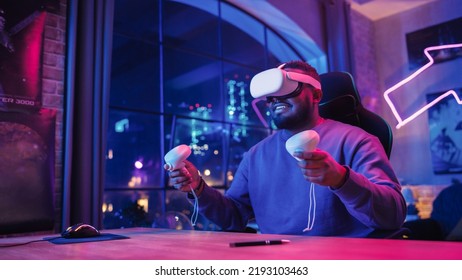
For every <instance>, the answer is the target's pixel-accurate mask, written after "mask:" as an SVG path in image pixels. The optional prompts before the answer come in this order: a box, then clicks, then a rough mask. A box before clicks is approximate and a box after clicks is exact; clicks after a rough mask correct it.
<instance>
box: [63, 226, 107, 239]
mask: <svg viewBox="0 0 462 280" xmlns="http://www.w3.org/2000/svg"><path fill="white" fill-rule="evenodd" d="M98 235H100V232H99V230H97V229H96V228H95V227H94V226H92V225H89V224H85V223H78V224H75V225H73V226H70V227H68V228H67V229H66V230H65V231H63V232H62V233H61V236H62V237H64V238H84V237H94V236H98Z"/></svg>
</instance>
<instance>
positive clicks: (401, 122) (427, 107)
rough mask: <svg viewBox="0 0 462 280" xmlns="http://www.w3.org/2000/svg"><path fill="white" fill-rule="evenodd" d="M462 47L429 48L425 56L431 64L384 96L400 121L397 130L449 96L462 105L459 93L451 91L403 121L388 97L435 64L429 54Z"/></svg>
mask: <svg viewBox="0 0 462 280" xmlns="http://www.w3.org/2000/svg"><path fill="white" fill-rule="evenodd" d="M460 47H462V43H461V44H450V45H441V46H433V47H428V48H426V49H425V50H424V54H425V56H426V57H427V58H428V60H429V62H428V63H427V64H425V65H424V66H422V67H421V68H419V69H418V70H417V71H415V72H414V73H412V74H411V75H410V76H409V77H407V78H405V79H404V80H402V81H401V82H399V83H397V84H396V85H394V86H392V87H391V88H389V89H387V90H386V91H385V92H384V94H383V97H384V98H385V100H386V101H387V103H388V106H389V107H390V109H391V111H392V112H393V115H394V116H395V118H396V120H397V121H398V124H397V125H396V128H400V127H402V126H404V125H405V124H407V123H409V122H410V121H412V120H413V119H415V118H417V117H418V116H419V115H420V114H422V113H424V112H425V111H427V110H428V109H430V107H432V106H434V105H435V104H436V103H438V102H440V101H441V100H442V99H444V98H445V97H447V96H449V95H452V96H453V97H454V99H455V100H456V102H457V103H459V104H461V105H462V101H461V100H460V98H459V96H458V95H457V93H456V92H455V91H454V90H449V91H447V92H445V93H443V94H441V95H440V96H438V98H436V99H435V100H433V101H432V102H430V103H428V104H426V105H425V106H423V107H422V108H420V109H419V110H417V111H416V112H415V113H414V114H412V115H411V116H410V117H408V118H406V119H404V120H403V119H402V118H401V116H400V115H399V113H398V111H397V110H396V107H395V105H394V104H393V102H392V101H391V100H390V98H389V97H388V95H390V93H392V92H393V91H395V90H396V89H398V88H400V87H401V86H403V85H405V84H406V83H408V82H410V81H411V80H412V79H414V78H415V77H417V76H418V75H420V74H421V73H422V72H423V71H425V70H426V69H428V68H429V67H430V66H431V65H433V64H434V59H433V57H432V56H431V55H430V53H429V52H431V51H436V50H442V49H453V48H460Z"/></svg>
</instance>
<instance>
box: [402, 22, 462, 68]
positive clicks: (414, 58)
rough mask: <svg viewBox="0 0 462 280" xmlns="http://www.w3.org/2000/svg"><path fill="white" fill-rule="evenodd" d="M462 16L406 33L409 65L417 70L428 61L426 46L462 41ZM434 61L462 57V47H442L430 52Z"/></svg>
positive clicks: (438, 61)
mask: <svg viewBox="0 0 462 280" xmlns="http://www.w3.org/2000/svg"><path fill="white" fill-rule="evenodd" d="M461 26H462V18H457V19H453V20H450V21H447V22H444V23H441V24H437V25H433V26H430V27H427V28H424V29H420V30H417V31H414V32H411V33H407V34H406V44H407V53H408V58H409V67H410V69H411V70H415V69H417V68H419V67H422V66H424V65H425V64H426V63H428V58H427V57H426V56H425V55H424V50H425V48H428V47H433V46H442V45H449V44H458V43H462V28H460V27H461ZM430 54H431V55H432V57H433V59H434V63H441V62H444V61H448V60H452V59H456V58H458V57H462V48H452V49H442V50H439V51H434V52H431V53H430Z"/></svg>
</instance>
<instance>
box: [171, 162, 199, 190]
mask: <svg viewBox="0 0 462 280" xmlns="http://www.w3.org/2000/svg"><path fill="white" fill-rule="evenodd" d="M184 163H185V166H184V167H183V168H180V169H176V170H173V171H170V172H169V173H168V176H169V180H168V184H169V186H172V187H174V188H175V189H177V190H180V191H183V192H190V191H191V188H192V189H193V190H195V189H197V188H198V187H199V185H200V182H201V176H200V175H199V172H198V171H197V168H196V167H195V166H194V165H193V164H192V163H191V162H189V161H187V160H185V161H184ZM167 168H168V166H166V165H164V169H166V170H167Z"/></svg>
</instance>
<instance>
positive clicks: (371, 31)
mask: <svg viewBox="0 0 462 280" xmlns="http://www.w3.org/2000/svg"><path fill="white" fill-rule="evenodd" d="M459 17H462V10H461V9H460V2H459V1H455V0H434V1H371V2H368V3H365V4H363V5H360V4H354V3H353V5H352V20H353V23H352V28H353V36H354V40H353V41H354V42H355V52H354V55H355V61H356V67H355V69H356V70H357V72H356V76H357V81H358V88H359V90H360V92H361V93H362V94H364V95H365V96H366V99H367V100H368V101H370V102H371V103H370V104H369V106H371V107H373V108H375V110H376V112H378V113H379V114H380V115H382V116H383V117H384V118H385V119H386V120H387V121H388V122H389V123H390V124H391V125H392V127H393V133H394V147H393V151H392V155H391V161H392V164H393V166H394V168H395V170H396V173H397V174H398V177H399V178H400V179H401V180H402V183H404V184H412V185H419V184H422V185H448V184H450V183H451V179H452V178H458V179H459V180H460V179H461V178H462V174H450V175H436V174H434V172H433V167H432V158H431V154H430V137H429V123H428V114H427V112H425V113H423V114H421V115H420V116H418V117H417V118H416V119H415V120H414V121H411V122H409V123H408V124H406V125H404V126H402V127H401V128H399V129H397V128H396V127H395V126H396V124H397V120H396V118H395V117H394V116H393V114H392V111H391V110H390V107H389V106H388V104H387V103H386V102H385V100H384V99H383V96H382V94H383V92H385V90H387V89H388V88H389V87H391V86H393V85H394V84H396V83H398V82H399V81H401V80H402V79H404V78H406V77H407V76H409V75H410V74H412V73H413V72H414V71H415V70H416V69H412V70H411V69H410V68H409V62H408V55H407V46H406V39H405V35H406V34H407V33H409V32H413V31H416V30H420V29H423V28H426V27H429V26H433V25H436V24H440V23H444V22H446V21H448V20H451V19H455V18H459ZM356 42H357V44H356ZM364 61H367V63H363V62H364ZM460 65H461V59H460V58H459V59H457V60H455V61H453V62H450V63H442V64H440V65H438V66H435V67H434V68H433V69H432V70H431V71H427V72H423V73H422V76H420V77H419V80H418V81H417V82H414V83H413V84H412V85H411V87H407V88H402V89H401V92H399V93H398V94H399V95H398V96H399V98H397V99H396V100H397V101H399V103H400V104H407V106H410V107H412V106H414V107H416V106H417V105H418V106H420V105H421V104H424V103H425V102H426V100H425V98H426V94H427V93H431V92H437V91H439V90H446V89H447V88H448V87H462V80H460V75H459V76H458V77H459V79H457V78H456V79H454V78H449V79H448V78H447V77H448V76H447V73H451V72H452V73H456V72H458V71H457V70H455V69H456V67H457V68H458V69H460ZM429 70H430V69H429ZM418 106H417V107H418Z"/></svg>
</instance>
